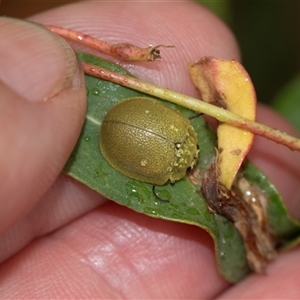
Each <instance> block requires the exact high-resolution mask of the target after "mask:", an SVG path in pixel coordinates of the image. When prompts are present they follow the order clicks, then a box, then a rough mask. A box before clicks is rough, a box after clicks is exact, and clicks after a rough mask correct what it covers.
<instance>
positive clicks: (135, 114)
mask: <svg viewBox="0 0 300 300" xmlns="http://www.w3.org/2000/svg"><path fill="white" fill-rule="evenodd" d="M100 149H101V152H102V154H103V156H104V158H105V159H106V160H107V161H108V163H109V164H110V165H111V166H112V167H113V168H114V169H116V170H117V171H119V172H120V173H122V174H124V175H126V176H128V177H130V178H134V179H136V180H140V181H144V182H148V183H152V184H154V185H162V184H165V183H166V182H167V181H170V182H174V181H176V180H178V179H180V178H182V177H184V176H185V174H186V171H187V169H189V168H193V166H194V165H195V164H196V161H197V159H198V152H199V150H198V146H197V134H196V132H195V130H194V128H193V126H192V125H191V123H190V120H189V119H188V118H186V117H185V116H183V115H182V114H181V113H179V112H178V111H176V110H174V109H172V108H170V107H168V106H166V105H164V104H162V103H161V102H159V101H157V100H155V99H151V98H144V97H134V98H128V99H125V100H123V101H120V102H119V103H117V104H116V105H115V106H113V107H112V108H111V109H110V110H109V111H108V112H107V114H106V116H105V117H104V119H103V123H102V125H101V130H100Z"/></svg>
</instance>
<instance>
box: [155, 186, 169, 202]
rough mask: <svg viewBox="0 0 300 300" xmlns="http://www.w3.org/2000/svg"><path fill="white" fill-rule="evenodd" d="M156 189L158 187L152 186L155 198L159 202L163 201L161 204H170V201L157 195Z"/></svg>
mask: <svg viewBox="0 0 300 300" xmlns="http://www.w3.org/2000/svg"><path fill="white" fill-rule="evenodd" d="M155 188H156V185H152V193H153V195H154V197H155V198H156V199H157V200H159V201H161V202H163V203H169V202H170V200H167V199H163V198H161V197H159V196H158V195H157V193H156V191H155Z"/></svg>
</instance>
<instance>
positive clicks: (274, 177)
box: [249, 105, 300, 219]
mask: <svg viewBox="0 0 300 300" xmlns="http://www.w3.org/2000/svg"><path fill="white" fill-rule="evenodd" d="M257 119H258V120H257V121H258V122H260V123H263V124H266V125H268V126H270V127H274V128H277V129H279V130H281V131H283V132H286V133H288V134H290V135H292V136H297V132H296V130H295V129H294V128H293V127H292V126H291V125H290V124H289V123H288V122H287V121H286V120H284V119H283V118H282V117H281V116H279V115H278V114H277V113H276V112H274V111H272V110H271V109H269V108H267V107H265V106H262V105H260V107H259V110H258V116H257ZM249 159H250V161H251V162H253V163H254V164H256V165H257V166H259V168H260V169H261V170H262V171H263V172H264V173H265V174H266V175H267V176H268V177H269V179H270V180H271V182H272V183H273V184H274V185H275V187H276V188H277V189H278V191H279V193H280V194H281V195H282V197H283V199H284V202H285V204H286V205H287V207H288V209H289V212H290V213H291V215H292V216H293V217H295V218H297V219H300V201H299V200H300V197H299V193H298V192H297V191H299V179H300V155H299V152H296V151H291V150H290V149H289V148H287V147H285V146H282V145H278V144H276V143H274V142H272V141H269V140H267V139H265V138H262V137H258V136H256V137H255V141H254V144H253V146H252V148H251V151H250V153H249Z"/></svg>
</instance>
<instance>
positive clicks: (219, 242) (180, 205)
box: [64, 53, 299, 282]
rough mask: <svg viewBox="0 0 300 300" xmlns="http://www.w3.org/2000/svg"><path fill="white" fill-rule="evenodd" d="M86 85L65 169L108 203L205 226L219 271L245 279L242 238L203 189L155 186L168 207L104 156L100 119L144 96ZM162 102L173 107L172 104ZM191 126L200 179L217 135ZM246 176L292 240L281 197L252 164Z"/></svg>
mask: <svg viewBox="0 0 300 300" xmlns="http://www.w3.org/2000/svg"><path fill="white" fill-rule="evenodd" d="M78 56H79V58H80V60H82V61H85V62H88V63H91V64H94V65H99V66H102V67H105V68H107V69H111V70H113V71H116V72H119V73H123V74H124V73H126V74H128V72H126V71H125V70H124V69H122V68H120V67H119V66H117V65H115V64H113V63H111V62H108V61H105V60H102V59H99V58H95V57H93V56H91V55H87V54H83V53H79V54H78ZM86 86H87V94H88V110H87V115H86V121H85V124H84V127H83V129H82V132H81V136H80V138H79V140H78V143H77V145H76V147H75V149H74V151H73V153H72V155H71V157H70V159H69V161H68V162H67V164H66V166H65V170H64V171H65V172H66V173H67V174H69V175H70V176H72V177H73V178H75V179H77V180H78V181H80V182H82V183H83V184H85V185H87V186H88V187H90V188H91V189H93V190H95V191H97V192H99V193H100V194H102V195H104V196H106V197H107V198H108V199H111V200H113V201H115V202H117V203H119V204H121V205H125V206H127V207H129V208H131V209H133V210H135V211H137V212H140V213H144V214H147V215H149V216H152V217H156V218H163V219H167V220H172V221H176V222H182V223H188V224H193V225H197V226H199V227H201V228H204V229H205V230H207V231H208V232H209V233H210V234H211V236H212V238H213V239H214V242H215V249H216V250H215V252H216V258H217V262H218V267H219V271H220V273H221V274H222V275H223V276H224V277H225V278H226V279H227V280H228V281H230V282H237V281H239V280H240V279H242V278H243V277H244V276H245V275H246V274H247V273H248V272H249V268H248V264H247V261H246V256H245V251H244V246H243V242H242V239H241V237H240V235H239V233H238V232H237V230H236V229H235V228H234V226H233V224H232V223H231V222H230V221H228V220H227V219H226V218H224V217H223V216H220V215H214V214H212V213H210V212H209V211H208V209H207V205H206V202H205V200H204V198H203V196H202V194H201V193H200V192H199V189H200V188H199V187H196V186H195V185H193V184H192V183H191V181H190V180H189V179H188V178H184V179H182V180H179V181H178V182H176V183H175V184H174V185H171V184H166V185H163V186H157V187H156V193H157V194H158V195H159V197H161V198H163V199H168V200H169V202H168V203H164V202H162V201H159V200H157V199H156V197H155V196H154V195H153V192H152V185H150V184H147V183H144V182H140V181H136V180H133V179H130V178H128V177H126V176H124V175H122V174H120V173H119V172H117V171H116V170H114V169H113V168H112V167H111V166H110V165H109V164H108V163H107V162H106V160H105V159H104V158H103V156H102V154H101V152H100V149H99V142H98V139H99V131H100V126H101V121H102V119H103V117H104V115H105V114H106V111H107V110H108V109H109V108H110V107H111V106H113V105H114V104H115V103H117V102H118V101H121V100H123V99H125V98H128V97H134V96H142V94H141V93H139V92H136V91H134V90H131V89H128V88H125V87H122V86H119V85H117V84H114V83H111V82H108V81H104V80H101V79H98V78H94V77H91V76H86ZM144 96H145V95H144ZM164 103H165V104H166V105H170V106H172V107H175V106H174V105H173V104H168V103H166V102H164ZM176 109H178V110H180V111H181V112H182V113H183V114H185V115H187V116H193V115H194V113H193V112H191V111H189V110H187V109H183V108H180V107H176ZM191 122H192V125H193V126H194V128H195V130H196V132H197V134H198V140H199V141H200V142H199V147H200V159H199V162H198V167H199V169H200V170H201V172H200V173H201V174H200V176H201V175H203V174H204V173H205V172H206V171H207V169H208V168H209V166H210V164H211V162H213V161H214V159H215V154H216V151H215V147H216V135H215V133H214V132H213V131H212V130H211V129H210V128H209V127H208V126H207V124H206V122H205V121H204V119H203V118H202V117H197V118H193V119H192V121H191ZM245 173H246V174H247V176H248V177H249V180H250V181H253V182H254V181H255V182H259V184H260V186H261V188H262V189H264V190H266V194H267V196H269V193H270V197H271V196H272V197H271V200H272V201H273V200H274V199H276V201H277V202H278V201H279V202H280V205H279V204H278V203H277V202H276V201H275V202H276V203H277V204H275V208H276V209H277V211H276V209H275V210H274V211H275V212H273V210H272V212H271V214H274V218H275V217H276V215H277V214H281V213H282V211H283V213H284V216H283V217H282V219H283V221H282V224H284V228H286V229H285V230H284V231H283V235H286V234H287V235H289V234H290V233H291V232H293V234H292V235H293V236H294V233H295V232H296V231H297V226H296V225H295V224H293V223H291V224H289V222H286V218H287V212H286V210H285V209H284V208H282V205H281V199H280V198H278V197H279V195H278V193H277V191H276V190H275V188H274V187H273V186H272V185H271V184H270V183H269V182H268V180H267V179H266V178H265V177H264V175H263V174H261V172H260V171H259V170H257V169H256V168H254V167H253V166H251V165H249V166H248V167H246V170H245ZM262 179H263V180H262ZM270 186H271V187H270ZM274 223H276V222H274ZM275 225H276V224H275ZM298 229H299V228H298Z"/></svg>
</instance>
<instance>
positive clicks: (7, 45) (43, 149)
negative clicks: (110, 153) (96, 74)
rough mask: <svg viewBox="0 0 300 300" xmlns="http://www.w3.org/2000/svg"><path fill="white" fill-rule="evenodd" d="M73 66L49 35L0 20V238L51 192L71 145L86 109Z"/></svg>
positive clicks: (59, 43) (78, 72)
mask: <svg viewBox="0 0 300 300" xmlns="http://www.w3.org/2000/svg"><path fill="white" fill-rule="evenodd" d="M78 66H79V64H78V63H77V60H76V56H75V54H74V52H73V50H72V49H71V48H70V46H68V44H67V43H66V42H65V41H64V40H63V39H61V38H59V37H58V36H56V35H54V34H53V33H51V32H50V31H48V30H46V29H45V28H43V27H41V26H38V25H35V24H32V23H29V22H25V21H20V20H14V19H10V18H0V95H1V97H0V108H1V109H0V153H1V158H0V182H1V183H2V184H1V189H0V220H1V223H0V234H3V233H4V232H5V231H7V230H8V229H9V228H10V227H11V226H12V225H13V224H14V223H15V222H17V221H18V220H19V219H20V218H22V217H23V216H24V215H25V214H26V213H28V212H29V211H30V209H31V208H32V207H33V206H34V205H35V203H36V202H37V201H38V200H39V198H40V197H41V196H42V195H43V194H44V193H45V191H46V190H47V189H48V188H49V187H50V186H51V184H52V183H53V182H54V180H55V178H56V177H57V175H58V174H59V172H60V171H61V169H62V168H63V166H64V164H65V162H66V160H67V159H68V157H69V155H70V153H71V151H72V149H73V147H74V145H75V143H76V140H77V137H78V135H79V133H80V130H81V127H82V124H83V121H84V115H85V106H86V91H85V84H84V77H83V73H82V71H81V70H80V67H78Z"/></svg>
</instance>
